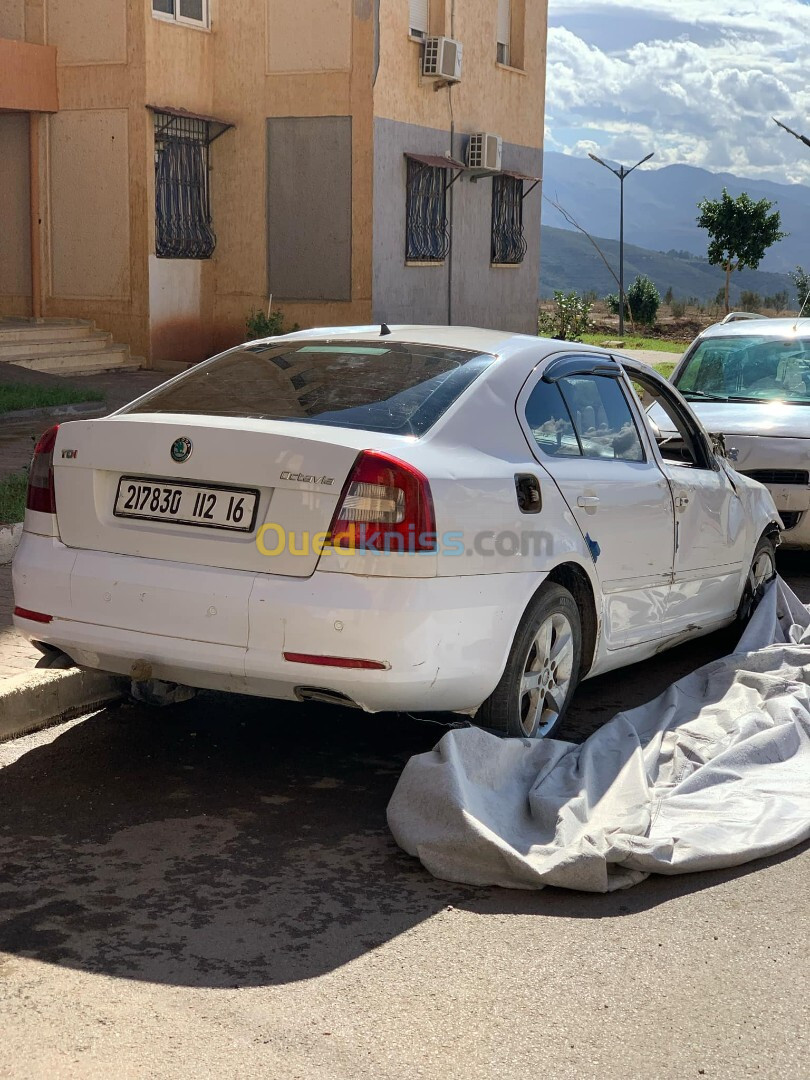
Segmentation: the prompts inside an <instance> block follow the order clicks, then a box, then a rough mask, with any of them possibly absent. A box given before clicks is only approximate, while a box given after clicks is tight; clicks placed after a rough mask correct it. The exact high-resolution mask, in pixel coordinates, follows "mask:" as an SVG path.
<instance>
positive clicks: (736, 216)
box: [697, 188, 787, 314]
mask: <svg viewBox="0 0 810 1080" xmlns="http://www.w3.org/2000/svg"><path fill="white" fill-rule="evenodd" d="M772 206H773V203H772V202H770V200H768V199H760V200H759V201H758V202H754V200H753V199H752V198H751V196H750V195H747V194H746V192H744V191H743V192H742V194H740V195H738V196H737V198H736V199H733V198H732V197H731V196H730V195H729V193H728V192H727V191H726V189H725V188H723V194H722V195H721V196H720V198H719V199H702V200H701V201H700V202H699V203H698V210H700V216H699V217H698V219H697V223H698V226H699V227H700V228H701V229H705V230H706V231H707V232H708V234H709V251H708V256H709V262H710V263H711V264H712V266H722V267H723V269H724V270H725V272H726V288H725V307H726V314H728V310H729V305H728V291H729V284H730V282H731V274H732V271H734V270H742V269H744V268H745V267H749V268H750V269H751V270H756V268H757V267H758V266H759V264H760V262H761V261H762V257H763V256H764V254H765V252H766V251H767V250H768V248H769V247H770V246H771V244H775V243H776V241H777V240H781V239H782V238H783V237H785V236H787V233H783V232H781V231H780V229H779V226H780V224H781V222H780V219H779V211H778V210H774V211H773V213H770V210H771V207H772Z"/></svg>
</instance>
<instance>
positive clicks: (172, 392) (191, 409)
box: [124, 339, 495, 436]
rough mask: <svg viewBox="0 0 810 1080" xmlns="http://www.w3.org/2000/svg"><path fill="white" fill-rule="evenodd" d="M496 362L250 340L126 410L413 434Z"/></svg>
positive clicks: (393, 348)
mask: <svg viewBox="0 0 810 1080" xmlns="http://www.w3.org/2000/svg"><path fill="white" fill-rule="evenodd" d="M494 359H495V357H494V356H491V355H490V354H488V353H484V354H481V353H475V352H468V351H466V350H463V349H444V348H440V347H437V346H434V345H409V344H403V343H402V342H392V343H390V344H388V343H386V342H385V341H384V340H383V341H380V342H379V344H378V343H376V342H374V343H371V344H370V343H369V342H367V341H362V342H360V341H345V340H331V341H329V340H324V341H312V340H305V339H304V340H299V341H296V342H294V343H293V342H286V343H283V344H282V343H279V344H258V343H256V344H249V345H245V346H243V347H242V348H241V349H239V350H237V351H233V352H228V353H225V354H223V355H222V356H219V357H215V358H214V359H213V360H209V361H207V362H206V363H205V364H200V366H199V367H196V368H193V369H192V370H191V371H190V372H189V373H188V374H187V375H185V376H183V377H182V378H181V379H179V380H178V381H177V382H176V383H174V384H173V385H170V386H166V387H158V389H157V390H155V391H153V392H152V393H151V394H149V395H148V397H146V398H144V399H143V400H142V401H139V402H138V403H137V404H136V405H133V406H130V407H129V408H127V409H126V410H124V411H125V412H130V413H186V414H192V415H195V416H199V415H204V416H244V417H256V418H261V419H267V420H295V421H297V422H298V423H305V424H330V425H333V426H337V427H350V428H363V429H364V430H367V431H381V432H388V433H392V434H395V435H417V436H418V435H423V434H424V433H425V432H426V431H427V430H428V429H429V428H430V427H431V426H432V425H433V424H435V422H436V421H437V420H438V418H439V417H440V416H441V415H442V413H443V412H444V411H445V410H446V409H448V408H449V407H450V405H452V404H453V402H454V401H455V400H456V398H458V397H459V395H460V394H461V393H463V391H464V390H466V389H467V387H468V386H469V385H470V383H471V382H472V381H473V380H474V379H475V378H477V376H478V375H480V374H481V372H482V371H484V370H485V369H486V368H487V367H489V365H490V364H491V363H492V362H493V361H494Z"/></svg>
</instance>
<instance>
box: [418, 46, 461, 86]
mask: <svg viewBox="0 0 810 1080" xmlns="http://www.w3.org/2000/svg"><path fill="white" fill-rule="evenodd" d="M422 74H423V75H424V76H425V78H427V79H446V80H447V81H448V82H458V81H459V79H460V78H461V42H460V41H454V40H453V38H448V37H429V38H425V52H424V55H423V57H422Z"/></svg>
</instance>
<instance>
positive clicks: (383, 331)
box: [380, 323, 391, 337]
mask: <svg viewBox="0 0 810 1080" xmlns="http://www.w3.org/2000/svg"><path fill="white" fill-rule="evenodd" d="M390 333H391V327H390V326H388V324H387V323H380V337H387V336H388V335H389V334H390Z"/></svg>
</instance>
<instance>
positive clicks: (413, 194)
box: [405, 158, 450, 262]
mask: <svg viewBox="0 0 810 1080" xmlns="http://www.w3.org/2000/svg"><path fill="white" fill-rule="evenodd" d="M449 250H450V227H449V225H448V224H447V169H442V168H440V167H437V166H433V165H424V164H423V163H422V162H420V161H415V160H413V159H412V158H409V159H408V187H407V210H406V243H405V258H406V259H407V261H408V262H443V261H444V259H445V257H446V256H447V253H448V251H449Z"/></svg>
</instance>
